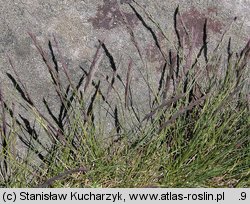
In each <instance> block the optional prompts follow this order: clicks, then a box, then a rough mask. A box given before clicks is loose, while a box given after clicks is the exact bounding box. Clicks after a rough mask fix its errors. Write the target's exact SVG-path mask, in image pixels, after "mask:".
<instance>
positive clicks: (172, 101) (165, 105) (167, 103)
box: [142, 94, 186, 122]
mask: <svg viewBox="0 0 250 204" xmlns="http://www.w3.org/2000/svg"><path fill="white" fill-rule="evenodd" d="M185 95H186V94H181V95H179V96H175V97H174V98H172V99H170V100H168V101H164V102H163V103H162V104H161V105H159V106H158V107H156V108H155V109H154V110H152V111H151V112H150V113H148V114H147V115H146V116H145V117H144V118H143V120H142V122H143V121H145V120H148V119H149V118H151V117H152V116H153V115H154V114H155V113H156V112H157V111H158V110H159V109H162V108H164V107H166V108H168V107H169V106H171V105H172V104H173V103H175V102H177V101H178V100H179V99H181V98H183V97H184V96H185Z"/></svg>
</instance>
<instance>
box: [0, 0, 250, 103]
mask: <svg viewBox="0 0 250 204" xmlns="http://www.w3.org/2000/svg"><path fill="white" fill-rule="evenodd" d="M137 2H138V3H140V4H141V5H142V7H144V8H145V9H146V10H147V11H148V12H149V13H150V14H151V15H152V16H153V18H154V19H155V20H156V21H157V22H158V23H159V24H160V26H161V27H162V28H163V29H164V30H165V31H166V32H167V33H169V38H170V41H175V40H176V38H175V37H174V35H171V33H173V14H174V11H175V9H176V7H177V6H178V5H179V7H180V11H181V13H182V17H183V21H184V23H185V24H186V26H187V28H188V29H190V30H191V28H192V27H194V31H195V32H196V33H198V40H197V46H199V45H200V44H201V43H202V29H203V25H204V21H205V18H207V19H208V23H207V27H208V34H209V39H210V41H213V40H216V39H217V37H218V36H220V35H221V34H222V33H223V32H224V30H225V29H226V28H227V25H229V24H230V22H231V21H232V20H233V18H234V17H236V16H237V20H236V23H235V24H233V26H232V28H231V31H230V34H232V36H233V38H232V39H233V40H232V44H233V45H236V46H240V45H243V44H244V43H246V42H247V40H248V38H249V33H250V15H249V13H248V11H249V10H250V1H249V0H168V1H164V0H154V1H152V0H137ZM127 3H131V4H132V5H134V6H135V8H136V9H138V11H139V12H140V13H142V11H141V9H140V8H139V7H138V6H137V5H136V4H135V3H133V1H132V0H118V1H117V0H0V28H1V32H0V80H1V81H2V84H3V85H4V87H9V86H10V82H9V80H7V77H6V74H5V72H8V71H9V72H11V73H13V72H12V71H11V69H10V65H9V63H8V60H7V58H6V54H8V55H9V56H10V57H11V58H12V59H13V62H14V64H15V66H16V67H17V70H18V72H19V74H20V78H22V79H23V80H24V82H25V83H26V84H27V87H28V89H29V90H31V91H32V92H33V96H34V99H35V102H37V103H40V101H41V100H42V97H46V98H47V99H48V100H49V102H50V103H51V105H52V106H53V105H54V106H55V107H56V103H55V102H54V101H55V100H56V99H55V96H54V92H53V91H52V90H51V85H50V84H51V83H50V80H49V75H48V72H47V70H46V68H45V65H44V63H43V62H42V60H41V57H40V56H39V54H38V52H37V50H36V49H35V46H34V45H33V43H32V41H31V39H30V37H29V36H28V34H27V32H28V31H30V32H32V33H34V34H35V35H36V36H37V39H38V40H39V42H40V43H41V44H42V45H43V47H44V48H46V50H48V46H47V45H48V40H49V39H52V35H53V34H54V35H55V36H56V37H57V39H58V41H59V46H60V48H61V51H62V53H63V56H64V58H65V60H66V62H67V65H68V67H69V70H70V74H71V76H72V77H73V78H79V76H80V74H81V71H80V70H79V65H82V66H83V67H84V68H86V69H87V70H88V67H89V65H90V62H91V60H92V57H93V54H94V52H95V50H96V46H97V45H98V39H101V40H105V43H106V45H107V47H108V49H109V50H110V52H111V53H112V54H113V55H114V59H115V62H116V63H117V64H118V63H119V59H120V58H121V59H122V61H121V65H120V69H119V72H120V73H121V74H122V75H124V74H125V73H126V70H127V64H128V61H127V58H128V56H131V57H132V58H133V59H134V66H140V62H139V56H138V53H137V52H136V50H135V47H134V46H133V44H132V43H131V41H130V38H129V34H128V31H127V30H126V28H125V26H124V23H123V21H122V16H121V14H120V12H119V7H120V8H121V10H122V11H123V12H124V14H125V16H126V17H127V19H128V22H129V23H130V25H131V26H132V28H133V29H134V31H135V35H136V38H137V40H138V42H139V44H140V47H141V50H142V54H143V56H144V58H145V59H147V61H148V63H149V64H148V65H149V68H150V69H151V71H153V72H155V73H156V76H157V73H158V72H159V70H160V64H159V62H160V61H161V60H160V58H159V56H160V54H159V50H158V49H157V47H156V46H155V43H154V41H153V39H152V36H151V35H150V34H149V32H148V31H147V30H146V29H145V27H144V26H143V25H142V23H141V22H140V21H139V20H138V18H137V16H136V15H135V13H134V12H133V11H132V9H131V8H130V7H129V6H128V4H127ZM144 16H145V15H144ZM145 21H146V22H147V23H148V24H149V25H150V26H152V28H153V29H154V30H155V31H156V34H157V36H158V39H159V41H160V43H162V46H163V48H166V49H167V48H168V47H170V44H168V42H165V40H164V38H163V37H162V36H161V34H160V32H159V31H157V29H156V28H155V26H154V25H152V23H150V22H149V20H148V19H146V18H145ZM209 51H210V48H209ZM136 59H137V60H138V61H135V60H136ZM101 72H104V73H105V75H106V74H112V69H111V68H110V66H108V60H107V59H106V58H105V59H104V60H103V66H102V68H101ZM153 80H154V79H153ZM132 84H134V85H135V88H134V90H135V92H138V94H139V95H138V100H139V101H141V102H143V101H145V100H146V98H145V93H146V91H145V92H144V90H145V84H144V85H143V82H142V80H141V78H140V75H139V74H136V71H134V72H133V79H132ZM5 92H6V90H5ZM7 94H8V93H7Z"/></svg>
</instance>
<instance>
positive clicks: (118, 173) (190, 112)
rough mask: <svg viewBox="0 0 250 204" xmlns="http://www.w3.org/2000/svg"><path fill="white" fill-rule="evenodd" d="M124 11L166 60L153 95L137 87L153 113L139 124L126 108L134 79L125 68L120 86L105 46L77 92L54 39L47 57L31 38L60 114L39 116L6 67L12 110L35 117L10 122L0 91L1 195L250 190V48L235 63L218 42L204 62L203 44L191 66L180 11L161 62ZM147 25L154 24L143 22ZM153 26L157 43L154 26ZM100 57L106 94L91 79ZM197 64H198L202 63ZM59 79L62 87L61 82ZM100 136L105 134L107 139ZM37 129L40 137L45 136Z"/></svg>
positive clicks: (130, 106) (133, 108) (133, 110)
mask: <svg viewBox="0 0 250 204" xmlns="http://www.w3.org/2000/svg"><path fill="white" fill-rule="evenodd" d="M130 6H131V8H132V10H133V11H134V12H135V13H136V15H137V17H138V18H139V20H140V21H142V24H143V25H144V26H145V28H146V29H147V30H148V31H149V32H150V33H151V35H152V37H153V40H154V42H155V43H156V45H157V47H158V49H159V51H160V52H159V53H160V56H159V57H161V58H164V63H163V65H164V66H163V67H164V69H163V70H162V74H161V77H160V80H159V85H158V89H157V92H156V93H155V92H154V91H153V90H155V89H154V88H152V87H151V85H150V83H149V82H148V81H147V79H148V78H147V77H146V78H144V80H145V81H146V83H145V84H146V86H145V88H146V89H148V93H149V97H150V98H149V107H150V111H149V112H148V113H147V114H145V115H144V116H143V117H140V116H141V113H140V112H139V111H138V109H137V107H138V105H139V104H136V101H134V100H133V92H132V89H133V86H132V85H131V73H132V72H133V68H134V64H133V61H132V60H131V59H130V60H129V64H128V66H127V69H128V70H127V75H126V76H125V77H124V80H123V77H122V76H120V74H119V73H118V68H117V67H116V64H115V62H114V57H113V56H112V54H111V53H110V52H109V50H108V49H107V47H106V45H105V43H104V42H101V41H99V46H98V48H97V51H96V54H95V55H94V59H93V61H92V64H91V66H90V69H89V71H86V70H84V69H83V68H82V67H81V69H82V71H83V74H82V76H81V77H80V78H79V81H78V82H77V83H76V84H75V81H73V80H72V79H71V76H70V73H69V72H68V68H67V65H66V64H65V62H64V60H63V57H62V54H61V52H60V49H59V45H58V42H57V41H56V38H55V37H54V39H53V42H49V50H50V55H49V54H47V53H46V52H45V51H44V50H43V48H42V46H41V45H40V44H39V42H38V41H37V40H36V37H35V36H34V34H32V33H29V35H30V37H31V38H32V40H33V42H34V45H35V46H36V48H37V50H38V52H39V54H40V55H41V57H42V59H43V61H44V63H45V65H46V67H47V69H48V72H49V74H50V77H51V82H52V84H53V86H54V88H55V94H56V95H57V97H58V99H59V103H58V110H59V114H56V113H54V112H53V111H54V110H52V109H51V108H50V106H49V105H48V102H47V100H46V99H44V100H43V103H44V105H45V107H46V109H47V111H48V114H44V113H42V112H41V110H40V109H39V108H38V107H37V106H36V105H35V103H34V102H33V99H32V97H31V96H32V94H30V93H29V92H28V91H27V89H26V87H25V85H24V84H23V83H22V80H21V79H20V78H19V76H18V73H17V71H16V68H15V65H14V63H13V62H12V60H11V58H10V57H9V61H10V65H11V67H12V68H13V71H14V74H15V76H13V75H11V74H10V73H8V74H7V76H8V77H9V79H10V80H11V81H12V83H13V85H14V86H15V88H16V90H17V91H18V93H19V94H20V96H21V98H22V100H18V101H17V102H16V103H17V104H19V105H21V106H22V107H23V108H25V110H26V111H27V112H29V113H30V115H32V117H31V119H28V118H25V117H24V116H22V115H20V114H19V115H18V114H16V113H15V111H14V106H15V103H14V102H13V104H12V105H11V106H10V105H9V104H8V103H7V101H6V100H5V98H4V97H3V91H2V87H0V103H1V104H0V108H1V118H0V122H1V126H0V131H1V154H0V160H1V174H0V176H1V182H0V186H3V187H146V186H159V187H249V186H250V184H249V173H250V172H249V169H250V163H249V162H250V160H249V156H250V155H249V150H250V148H249V135H250V132H249V129H250V128H249V124H250V114H249V101H248V99H247V94H248V93H247V90H249V89H248V88H249V81H248V80H249V79H248V78H247V77H246V76H248V74H249V70H248V69H247V63H248V61H249V55H250V54H249V53H250V41H249V42H248V43H247V45H246V46H245V47H244V48H243V49H242V50H240V51H239V52H237V53H236V52H235V53H234V52H232V51H231V47H230V46H231V38H230V39H229V41H228V49H227V50H226V51H224V50H223V46H222V45H224V44H225V39H224V35H223V37H222V39H221V42H219V44H218V46H217V47H216V48H215V50H214V52H213V53H211V55H209V54H208V53H207V46H208V45H207V42H206V40H205V41H204V45H203V46H202V47H201V48H200V50H199V52H198V53H197V55H196V56H195V50H194V44H195V40H196V36H195V34H194V32H191V34H190V40H189V43H188V45H187V46H188V48H189V49H185V48H184V47H183V45H182V43H181V39H180V35H179V32H178V28H177V23H178V21H177V20H178V16H179V11H178V8H177V9H176V12H175V14H174V20H175V23H174V26H175V32H176V36H177V45H176V46H175V47H176V50H175V52H176V54H177V57H176V58H175V60H176V61H175V62H173V58H172V55H171V53H172V51H171V50H169V52H168V53H169V57H166V56H167V55H166V54H165V52H164V50H163V49H162V48H161V45H160V44H159V42H158V40H157V37H156V35H155V33H154V30H153V29H152V28H151V27H150V26H148V25H147V22H146V20H145V19H143V18H142V16H141V15H140V14H139V12H138V11H137V10H136V8H135V7H134V6H132V5H131V4H130ZM137 6H138V5H137ZM121 14H122V11H121ZM122 16H123V18H124V23H125V25H126V28H127V30H128V31H129V34H130V36H131V41H132V43H133V45H134V46H135V48H136V50H137V51H138V55H139V57H140V59H141V60H142V61H143V64H144V66H145V72H147V70H148V69H147V62H146V61H145V59H143V54H142V52H141V50H140V49H141V48H139V45H138V42H137V41H136V36H135V34H134V32H133V29H132V28H131V27H130V26H129V25H128V24H127V21H126V16H125V15H123V14H122ZM146 16H147V17H148V20H150V21H151V22H153V23H155V21H154V20H153V19H152V17H151V16H150V15H149V14H148V13H146ZM205 24H206V22H205ZM156 26H157V27H158V29H160V31H161V32H162V33H163V31H162V30H161V28H160V27H159V26H158V24H156ZM204 26H205V25H204ZM204 32H206V30H205V29H204ZM163 34H164V33H163ZM204 35H206V34H204ZM164 36H165V38H166V40H168V39H167V37H166V35H164ZM52 44H54V45H55V46H52ZM54 47H55V49H56V52H55V50H54ZM55 53H57V55H58V57H56V54H55ZM202 53H204V55H202ZM103 54H104V55H106V57H107V58H108V59H109V62H110V64H111V68H112V70H113V74H112V76H109V78H111V81H109V80H108V77H107V78H106V79H107V81H106V82H108V89H107V92H105V91H104V90H103V89H102V86H101V85H102V84H103V83H104V82H103V81H96V80H95V78H94V77H93V73H94V72H95V71H97V69H98V66H99V61H100V59H101V57H102V55H103ZM225 56H226V57H227V63H226V64H222V60H221V57H225ZM202 57H204V59H205V60H203V61H204V62H203V63H200V61H202ZM59 64H61V66H59ZM221 67H226V71H225V73H224V74H220V75H218V70H219V69H220V68H221ZM61 68H62V69H61ZM62 74H64V76H65V77H66V79H67V82H65V81H63V80H62V78H61V75H62ZM148 74H149V73H147V75H148ZM117 80H119V82H120V83H121V84H122V85H123V88H124V91H123V93H124V96H121V94H120V93H119V90H118V89H117V87H116V86H117V83H116V81H117ZM111 94H113V95H112V100H111V98H110V97H109V96H110V95H111ZM114 98H115V100H114ZM7 115H8V116H7ZM33 121H35V124H36V125H35V126H34V125H32V124H33V123H34V122H33ZM107 126H110V127H109V129H108V130H107ZM38 129H40V130H42V132H43V134H42V135H39V133H38V131H37V130H38ZM13 138H18V139H19V140H20V141H21V142H22V143H23V144H24V145H25V146H26V149H27V151H26V155H25V156H23V155H22V156H20V154H19V153H18V151H17V150H16V148H15V145H13V144H14V143H13Z"/></svg>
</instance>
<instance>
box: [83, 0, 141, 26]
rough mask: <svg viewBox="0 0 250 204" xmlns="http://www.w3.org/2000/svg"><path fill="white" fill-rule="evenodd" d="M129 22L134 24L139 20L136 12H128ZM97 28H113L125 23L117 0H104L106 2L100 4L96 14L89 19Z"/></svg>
mask: <svg viewBox="0 0 250 204" xmlns="http://www.w3.org/2000/svg"><path fill="white" fill-rule="evenodd" d="M129 2H130V1H124V0H123V1H121V3H129ZM124 15H125V16H126V18H127V21H128V23H129V24H130V25H131V26H134V25H136V24H137V22H138V18H137V17H136V16H135V14H134V13H126V12H124ZM88 21H89V22H91V23H92V25H93V27H94V28H95V29H105V30H111V29H113V28H116V27H117V26H120V25H122V24H123V18H122V15H121V13H120V10H119V5H118V3H117V1H116V0H104V4H103V5H101V6H98V9H97V13H96V16H95V17H93V18H90V19H89V20H88Z"/></svg>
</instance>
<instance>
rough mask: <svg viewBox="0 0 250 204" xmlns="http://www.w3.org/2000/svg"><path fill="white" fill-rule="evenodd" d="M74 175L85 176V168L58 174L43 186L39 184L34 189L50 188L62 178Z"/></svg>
mask: <svg viewBox="0 0 250 204" xmlns="http://www.w3.org/2000/svg"><path fill="white" fill-rule="evenodd" d="M74 173H83V174H86V173H87V169H86V168H85V167H80V168H77V169H72V170H68V171H65V172H63V173H61V174H58V175H57V176H54V177H52V178H50V179H49V180H47V181H46V182H44V183H43V184H40V185H38V186H36V188H47V187H49V186H51V185H52V184H53V183H54V182H55V181H58V180H61V179H63V178H64V177H66V176H68V175H71V174H74Z"/></svg>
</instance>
